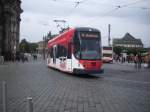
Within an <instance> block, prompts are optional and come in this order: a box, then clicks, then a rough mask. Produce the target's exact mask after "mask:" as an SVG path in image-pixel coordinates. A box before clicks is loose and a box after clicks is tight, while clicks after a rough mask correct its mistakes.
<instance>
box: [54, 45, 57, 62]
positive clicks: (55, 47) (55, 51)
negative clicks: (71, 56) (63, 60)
mask: <svg viewBox="0 0 150 112" xmlns="http://www.w3.org/2000/svg"><path fill="white" fill-rule="evenodd" d="M56 53H57V46H56V45H55V46H54V47H53V63H54V64H56Z"/></svg>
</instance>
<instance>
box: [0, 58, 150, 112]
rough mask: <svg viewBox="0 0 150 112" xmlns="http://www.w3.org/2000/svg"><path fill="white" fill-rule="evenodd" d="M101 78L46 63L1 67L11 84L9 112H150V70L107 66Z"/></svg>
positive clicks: (1, 78)
mask: <svg viewBox="0 0 150 112" xmlns="http://www.w3.org/2000/svg"><path fill="white" fill-rule="evenodd" d="M104 68H105V69H104V70H105V71H104V74H102V75H101V76H100V77H99V78H98V77H92V76H86V75H84V76H81V75H71V74H66V73H62V72H59V71H57V70H53V69H50V68H47V67H46V64H45V62H44V61H42V60H39V61H31V62H25V63H22V62H15V63H11V62H9V63H5V64H4V65H0V84H1V81H6V82H7V92H8V94H7V96H8V101H7V104H8V105H7V107H8V112H26V108H27V106H26V105H27V97H32V98H33V104H34V112H150V69H145V68H142V69H140V70H136V69H135V68H134V66H132V65H123V64H118V63H114V64H105V65H104ZM1 90H2V87H1V86H0V112H2V93H1Z"/></svg>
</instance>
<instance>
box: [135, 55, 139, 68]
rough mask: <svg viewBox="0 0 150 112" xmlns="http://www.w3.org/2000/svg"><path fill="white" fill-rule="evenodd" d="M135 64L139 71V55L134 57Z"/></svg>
mask: <svg viewBox="0 0 150 112" xmlns="http://www.w3.org/2000/svg"><path fill="white" fill-rule="evenodd" d="M134 64H135V68H136V69H138V55H137V54H136V55H135V56H134Z"/></svg>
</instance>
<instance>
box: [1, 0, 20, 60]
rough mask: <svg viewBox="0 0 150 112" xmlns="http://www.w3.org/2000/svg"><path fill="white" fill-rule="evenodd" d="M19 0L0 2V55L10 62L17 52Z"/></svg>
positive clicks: (3, 0)
mask: <svg viewBox="0 0 150 112" xmlns="http://www.w3.org/2000/svg"><path fill="white" fill-rule="evenodd" d="M20 6H21V1H20V0H0V55H3V56H4V58H5V60H11V59H13V58H14V57H15V54H16V52H18V51H19V37H20V35H19V33H20V21H21V19H20V14H21V13H22V12H23V10H22V9H21V7H20Z"/></svg>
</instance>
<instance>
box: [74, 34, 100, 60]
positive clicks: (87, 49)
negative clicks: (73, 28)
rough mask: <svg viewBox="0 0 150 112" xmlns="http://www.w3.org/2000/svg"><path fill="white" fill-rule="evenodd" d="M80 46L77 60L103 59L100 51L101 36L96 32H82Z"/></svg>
mask: <svg viewBox="0 0 150 112" xmlns="http://www.w3.org/2000/svg"><path fill="white" fill-rule="evenodd" d="M78 36H79V40H80V46H78V49H77V50H78V52H77V53H78V54H76V57H77V58H80V59H91V60H98V59H101V50H100V46H101V45H100V43H101V42H100V35H99V33H95V32H80V33H79V35H78Z"/></svg>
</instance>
